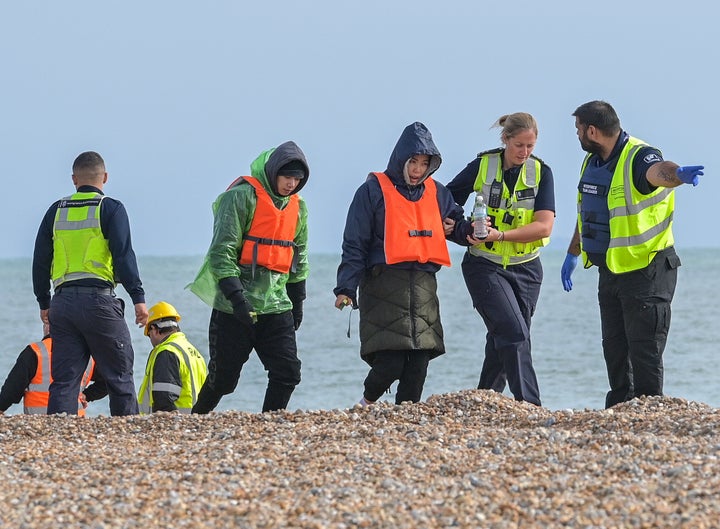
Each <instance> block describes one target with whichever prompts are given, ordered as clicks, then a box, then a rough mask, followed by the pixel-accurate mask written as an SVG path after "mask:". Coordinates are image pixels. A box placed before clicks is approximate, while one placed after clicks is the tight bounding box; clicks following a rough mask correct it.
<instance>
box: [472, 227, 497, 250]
mask: <svg viewBox="0 0 720 529" xmlns="http://www.w3.org/2000/svg"><path fill="white" fill-rule="evenodd" d="M488 222H489V221H488ZM499 238H500V232H499V231H498V230H496V229H495V228H491V227H490V226H488V235H487V237H485V238H484V239H476V238H475V237H473V236H472V235H468V236H467V241H468V242H469V243H471V244H472V245H473V246H474V245H476V244H482V243H484V242H495V241H497V240H498V239H499Z"/></svg>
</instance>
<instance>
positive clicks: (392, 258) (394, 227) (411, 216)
mask: <svg viewBox="0 0 720 529" xmlns="http://www.w3.org/2000/svg"><path fill="white" fill-rule="evenodd" d="M373 174H374V175H375V177H376V178H377V179H378V182H380V188H381V189H382V193H383V198H384V199H385V261H386V262H387V264H395V263H402V262H404V261H417V262H419V263H427V262H428V261H430V262H432V263H436V264H439V265H444V266H450V254H449V252H448V248H447V242H446V241H445V230H444V228H443V222H442V218H441V216H440V208H438V202H437V186H436V185H435V181H434V180H433V179H432V178H430V177H427V178H426V179H425V181H424V183H425V192H424V193H423V195H422V197H421V198H420V200H418V201H416V202H413V201H411V200H408V199H406V198H405V197H404V196H402V194H400V192H399V191H398V190H397V189H395V186H394V185H393V183H392V182H391V181H390V178H388V176H387V175H386V174H385V173H373Z"/></svg>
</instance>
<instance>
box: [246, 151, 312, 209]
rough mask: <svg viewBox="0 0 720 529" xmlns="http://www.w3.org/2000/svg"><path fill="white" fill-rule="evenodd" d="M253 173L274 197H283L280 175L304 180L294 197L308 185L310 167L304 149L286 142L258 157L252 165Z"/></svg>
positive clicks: (301, 181) (294, 191)
mask: <svg viewBox="0 0 720 529" xmlns="http://www.w3.org/2000/svg"><path fill="white" fill-rule="evenodd" d="M281 169H282V170H281ZM251 173H252V175H253V176H254V177H255V178H258V179H259V180H261V181H263V182H264V183H265V184H266V186H265V187H266V188H268V189H269V191H270V192H271V193H272V194H273V195H275V196H276V197H281V195H280V194H279V193H278V187H277V177H278V175H283V176H297V177H301V178H302V180H300V182H298V185H297V187H296V188H295V189H294V190H293V192H292V194H293V195H294V194H295V193H298V192H299V191H300V190H301V189H302V188H303V187H304V186H305V184H306V183H307V181H308V178H309V177H310V167H309V166H308V163H307V160H306V159H305V153H303V151H302V149H300V147H298V146H297V144H296V143H295V142H294V141H286V142H285V143H281V144H280V145H278V146H277V147H275V148H274V149H269V150H267V151H265V152H263V153H262V154H261V155H260V156H258V157H257V158H256V159H255V161H254V162H253V163H252V165H251Z"/></svg>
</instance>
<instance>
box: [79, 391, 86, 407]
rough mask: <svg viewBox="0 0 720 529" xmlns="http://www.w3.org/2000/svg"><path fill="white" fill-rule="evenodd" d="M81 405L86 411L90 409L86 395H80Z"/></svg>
mask: <svg viewBox="0 0 720 529" xmlns="http://www.w3.org/2000/svg"><path fill="white" fill-rule="evenodd" d="M79 400H80V404H82V407H83V409H86V408H87V407H88V401H87V397H86V396H85V393H80V397H79Z"/></svg>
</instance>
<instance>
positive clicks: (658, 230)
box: [578, 136, 675, 274]
mask: <svg viewBox="0 0 720 529" xmlns="http://www.w3.org/2000/svg"><path fill="white" fill-rule="evenodd" d="M645 146H647V144H646V143H645V142H644V141H642V140H639V139H637V138H633V137H632V136H631V137H630V138H629V139H628V142H627V143H626V144H625V146H624V147H623V150H622V152H621V153H620V158H619V160H618V163H617V166H616V167H615V172H614V173H613V177H612V181H611V182H610V191H609V193H608V199H607V203H608V209H609V210H610V245H609V247H608V250H607V254H606V256H605V263H606V265H607V267H608V269H609V270H610V271H611V272H612V273H614V274H622V273H624V272H632V271H633V270H640V269H642V268H645V267H647V266H648V265H649V264H650V263H651V262H652V260H653V259H654V258H655V255H656V254H657V252H659V251H661V250H664V249H665V248H668V247H670V246H672V245H673V244H674V242H675V240H674V238H673V233H672V223H673V213H674V211H675V194H674V193H673V190H672V189H671V188H667V187H658V188H657V189H656V190H655V191H653V192H652V193H650V194H649V195H643V194H642V193H640V192H639V191H638V190H637V189H636V188H635V184H634V183H633V174H632V164H633V159H634V158H635V155H636V154H637V152H638V151H639V150H640V149H641V148H642V147H645ZM589 158H590V155H587V156H586V157H585V160H584V161H583V165H582V170H581V171H580V175H581V176H582V173H583V172H584V171H585V167H586V166H587V162H588V159H589ZM581 211H582V193H578V230H579V231H580V233H582V214H581ZM583 260H584V263H585V267H586V268H588V267H589V266H591V264H590V262H589V260H588V257H587V254H586V253H585V252H584V251H583Z"/></svg>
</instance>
